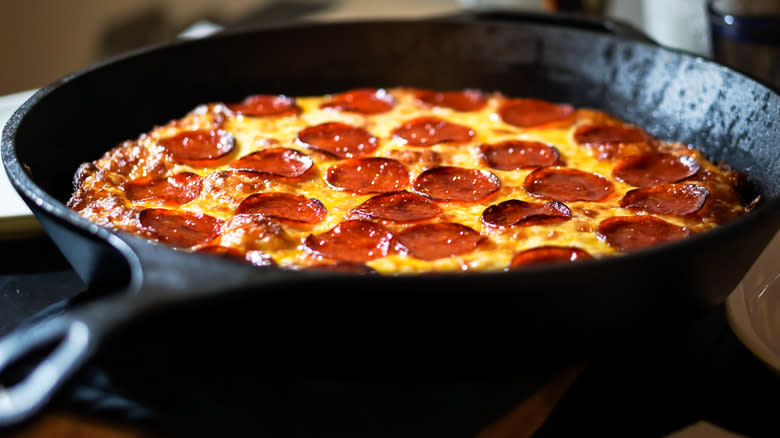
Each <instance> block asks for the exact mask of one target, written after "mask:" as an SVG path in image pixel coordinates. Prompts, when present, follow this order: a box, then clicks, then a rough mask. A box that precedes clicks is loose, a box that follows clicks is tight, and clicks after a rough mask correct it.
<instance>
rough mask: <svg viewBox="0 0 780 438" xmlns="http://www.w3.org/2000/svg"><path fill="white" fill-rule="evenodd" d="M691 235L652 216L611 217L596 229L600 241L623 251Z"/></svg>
mask: <svg viewBox="0 0 780 438" xmlns="http://www.w3.org/2000/svg"><path fill="white" fill-rule="evenodd" d="M690 234H691V232H690V230H689V229H688V228H685V227H678V226H677V225H674V224H670V223H669V222H666V221H662V220H661V219H658V218H655V217H652V216H617V217H611V218H609V219H605V220H603V221H601V223H600V224H599V226H598V228H597V229H596V235H597V236H598V237H599V239H601V240H603V241H605V242H606V243H607V244H608V245H609V246H612V247H614V248H617V249H620V250H623V251H628V250H633V249H639V248H644V247H647V246H653V245H658V244H661V243H664V242H668V241H672V240H678V239H683V238H685V237H688V236H689V235H690Z"/></svg>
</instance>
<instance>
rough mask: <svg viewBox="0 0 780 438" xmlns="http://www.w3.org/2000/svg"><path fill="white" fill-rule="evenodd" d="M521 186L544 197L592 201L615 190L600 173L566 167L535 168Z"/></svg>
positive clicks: (602, 198)
mask: <svg viewBox="0 0 780 438" xmlns="http://www.w3.org/2000/svg"><path fill="white" fill-rule="evenodd" d="M523 188H525V191H526V192H528V193H529V194H531V195H533V196H537V197H540V198H544V199H551V200H557V201H594V202H599V201H603V200H604V199H606V198H607V197H608V196H609V195H610V194H611V193H612V192H613V191H614V190H615V187H614V186H613V184H612V182H610V181H609V180H608V179H606V178H604V177H603V176H601V175H597V174H595V173H590V172H584V171H582V170H578V169H570V168H566V167H549V168H543V169H539V170H535V171H533V172H531V173H530V174H528V176H527V177H526V178H525V181H523Z"/></svg>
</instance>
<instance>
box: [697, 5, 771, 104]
mask: <svg viewBox="0 0 780 438" xmlns="http://www.w3.org/2000/svg"><path fill="white" fill-rule="evenodd" d="M707 14H708V19H709V28H710V36H711V38H712V57H713V58H714V59H715V60H716V61H718V62H720V63H722V64H725V65H728V66H730V67H733V68H736V69H738V70H742V71H744V72H745V73H748V74H750V75H752V76H754V77H756V78H758V79H760V80H763V81H764V82H766V83H767V84H769V85H771V86H773V87H775V89H777V90H780V0H749V1H748V0H710V1H708V2H707Z"/></svg>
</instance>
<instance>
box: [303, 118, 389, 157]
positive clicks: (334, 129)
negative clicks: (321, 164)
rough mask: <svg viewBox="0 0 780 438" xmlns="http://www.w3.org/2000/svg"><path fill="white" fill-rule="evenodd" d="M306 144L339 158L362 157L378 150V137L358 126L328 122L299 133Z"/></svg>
mask: <svg viewBox="0 0 780 438" xmlns="http://www.w3.org/2000/svg"><path fill="white" fill-rule="evenodd" d="M298 141H299V142H301V143H303V144H304V145H305V146H307V147H309V148H311V149H316V150H318V151H321V152H325V153H328V154H330V155H333V156H335V157H338V158H352V157H362V156H365V155H368V154H370V153H371V152H374V150H376V148H377V146H378V143H377V139H376V137H374V136H373V135H371V133H370V132H368V131H366V130H365V129H363V128H358V127H357V126H350V125H346V124H344V123H339V122H328V123H323V124H321V125H316V126H311V127H308V128H306V129H304V130H302V131H301V132H299V133H298Z"/></svg>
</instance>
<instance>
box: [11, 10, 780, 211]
mask: <svg viewBox="0 0 780 438" xmlns="http://www.w3.org/2000/svg"><path fill="white" fill-rule="evenodd" d="M395 85H410V86H419V87H430V88H436V89H454V88H463V87H474V88H482V89H485V90H500V91H502V92H504V93H506V94H508V95H513V96H534V97H539V98H544V99H548V100H552V101H563V102H570V103H572V104H574V105H576V106H586V107H595V108H599V109H604V110H606V111H609V112H611V113H613V114H615V115H617V116H618V117H621V118H623V119H625V120H627V121H629V122H632V123H637V124H639V125H642V126H644V127H646V128H647V129H648V130H649V131H650V132H651V133H653V134H654V135H656V136H658V137H660V138H664V139H675V140H680V141H683V142H686V143H691V144H695V145H697V147H700V148H702V149H703V150H704V151H705V153H706V154H707V155H708V157H709V158H710V159H712V160H714V161H720V160H724V161H728V162H729V163H730V164H732V165H733V166H734V167H735V168H737V169H738V170H742V171H747V172H749V173H750V174H751V175H752V176H753V177H755V178H754V181H753V182H754V183H755V185H756V186H757V190H758V191H759V192H761V193H762V194H764V196H768V197H770V198H776V197H777V195H778V193H777V191H778V190H780V188H778V187H776V186H775V185H773V184H769V183H768V182H769V181H773V180H775V181H776V180H777V179H778V178H780V165H779V164H780V159H778V155H780V147H778V142H780V121H776V120H775V119H776V115H777V114H776V113H777V109H778V108H780V97H778V95H777V94H774V93H772V92H771V91H769V90H768V89H766V88H764V87H762V86H760V85H757V84H754V83H752V82H750V81H747V80H745V79H744V78H743V77H741V76H739V75H736V74H733V73H732V72H730V71H727V70H726V69H723V68H721V67H719V66H717V65H713V64H711V63H709V62H706V61H702V60H699V59H697V58H694V57H689V56H685V55H680V54H678V53H672V52H668V51H666V50H665V49H659V48H657V47H654V46H649V45H645V44H639V43H635V42H631V41H621V40H619V39H616V38H614V37H610V36H607V35H600V34H597V33H592V32H587V31H579V30H573V29H567V28H560V27H555V26H545V27H542V26H534V25H522V24H518V23H503V22H495V21H494V22H455V23H447V22H399V23H354V24H349V25H343V24H341V25H324V26H315V27H301V28H291V29H278V30H270V31H262V32H256V33H252V32H249V33H238V34H234V35H222V36H219V37H217V38H213V39H208V40H202V41H194V42H188V43H183V44H179V45H174V46H169V47H164V48H161V49H158V50H151V51H148V52H147V53H145V54H144V55H143V56H140V57H133V56H130V57H126V58H124V59H121V60H119V61H117V62H115V63H109V64H107V65H104V66H103V67H100V68H93V69H91V70H90V71H88V72H86V73H85V74H78V73H77V74H76V76H75V77H74V78H72V79H71V80H69V81H68V82H67V83H66V84H64V85H63V86H61V87H59V88H57V89H55V90H53V92H52V93H50V94H49V95H48V96H46V97H45V99H46V100H47V101H48V102H47V105H45V106H44V105H39V106H36V107H35V108H34V109H33V110H32V111H31V112H30V113H29V114H28V116H27V117H26V118H25V120H24V121H23V122H22V124H21V125H20V128H19V131H18V136H17V139H16V140H17V144H19V145H20V146H19V148H20V153H19V155H20V158H21V161H22V162H23V163H24V164H26V165H27V166H29V168H30V169H31V172H32V176H33V179H34V180H35V181H36V183H38V184H39V185H40V186H42V187H43V188H44V190H46V191H48V192H49V193H50V194H52V195H53V196H54V197H56V198H57V199H59V200H61V201H65V200H67V199H68V197H69V196H70V192H71V184H70V181H71V179H72V175H73V173H74V172H75V169H76V168H77V167H78V165H79V164H80V163H82V162H84V161H90V160H94V159H96V158H98V157H99V156H100V155H102V153H103V152H105V151H106V150H107V149H109V148H110V147H113V146H114V145H116V144H117V143H119V142H120V141H122V140H125V139H131V138H135V137H137V136H138V135H139V134H140V133H141V132H144V131H147V130H148V129H150V128H151V127H152V126H154V125H158V124H162V123H165V122H167V121H168V120H170V119H172V118H175V117H180V116H181V115H183V114H184V113H186V112H187V111H189V110H190V109H192V108H193V107H194V106H195V105H197V104H199V103H203V102H209V101H234V100H240V99H242V98H243V97H244V96H246V95H247V94H250V93H285V94H289V95H309V94H321V93H327V92H334V91H339V90H344V89H349V88H355V87H360V86H377V87H383V86H395ZM773 115H774V116H773ZM751 148H768V149H767V150H768V151H769V156H770V159H769V160H762V161H760V162H758V161H757V160H755V158H754V157H755V156H756V155H750V154H749V153H748V151H749V150H750V149H751ZM765 156H766V155H765Z"/></svg>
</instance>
